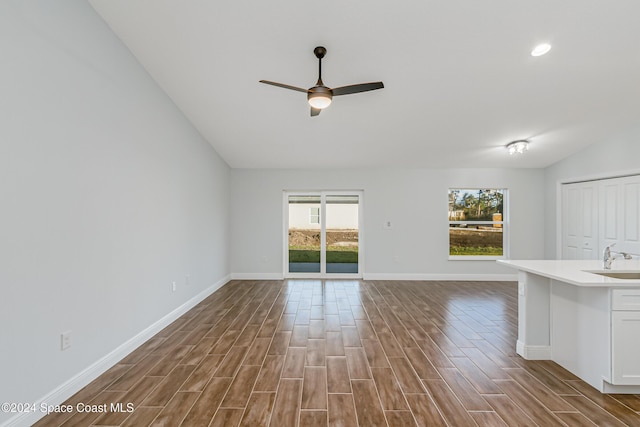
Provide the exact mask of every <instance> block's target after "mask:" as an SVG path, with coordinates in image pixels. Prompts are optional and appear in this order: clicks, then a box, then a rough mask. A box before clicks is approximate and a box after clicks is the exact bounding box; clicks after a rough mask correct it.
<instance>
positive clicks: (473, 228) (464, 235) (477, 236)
mask: <svg viewBox="0 0 640 427" xmlns="http://www.w3.org/2000/svg"><path fill="white" fill-rule="evenodd" d="M501 225H502V224H486V225H484V224H483V225H468V226H465V224H461V226H458V225H453V224H452V225H451V226H450V227H449V255H455V256H502V255H503V247H502V241H503V240H502V228H499V226H501Z"/></svg>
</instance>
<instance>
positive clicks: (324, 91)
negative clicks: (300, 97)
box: [307, 85, 333, 100]
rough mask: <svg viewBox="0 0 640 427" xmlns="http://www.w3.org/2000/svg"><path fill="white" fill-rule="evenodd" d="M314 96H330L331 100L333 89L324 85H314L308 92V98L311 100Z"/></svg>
mask: <svg viewBox="0 0 640 427" xmlns="http://www.w3.org/2000/svg"><path fill="white" fill-rule="evenodd" d="M312 98H329V100H331V99H332V98H333V91H332V90H331V89H329V88H328V87H326V86H324V85H318V86H314V87H312V88H311V89H309V92H308V93H307V99H308V100H311V99H312Z"/></svg>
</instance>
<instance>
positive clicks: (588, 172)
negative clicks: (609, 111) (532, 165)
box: [544, 130, 640, 259]
mask: <svg viewBox="0 0 640 427" xmlns="http://www.w3.org/2000/svg"><path fill="white" fill-rule="evenodd" d="M632 173H633V174H638V173H640V130H639V131H637V132H635V133H634V132H633V131H632V132H630V133H627V134H622V135H616V136H612V137H611V139H609V140H607V141H603V142H601V143H598V144H595V145H592V146H590V147H588V148H586V149H584V150H582V151H580V152H579V153H576V154H574V155H572V156H570V157H568V158H566V159H564V160H562V161H560V162H557V163H555V164H554V165H552V166H549V167H548V168H547V169H545V174H544V175H545V184H544V192H545V234H544V238H545V239H544V241H545V250H544V254H545V258H546V259H555V258H556V256H557V255H558V254H560V253H561V252H559V248H558V244H559V239H560V230H559V229H558V221H559V211H558V209H559V207H558V206H559V203H560V194H559V191H560V186H559V185H560V183H562V182H572V181H580V180H586V179H597V178H607V177H616V176H621V175H627V174H632Z"/></svg>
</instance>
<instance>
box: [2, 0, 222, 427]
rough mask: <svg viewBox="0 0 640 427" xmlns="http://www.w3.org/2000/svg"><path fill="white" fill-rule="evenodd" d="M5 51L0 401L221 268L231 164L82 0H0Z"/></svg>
mask: <svg viewBox="0 0 640 427" xmlns="http://www.w3.org/2000/svg"><path fill="white" fill-rule="evenodd" d="M0 52H2V67H0V93H1V94H2V95H1V96H0V117H2V119H1V123H2V125H1V126H0V203H1V209H0V286H1V289H2V294H1V296H0V325H2V326H1V327H0V368H1V369H2V374H1V378H0V402H36V401H37V400H38V399H40V398H42V397H43V396H45V395H47V393H50V392H52V390H54V389H56V388H57V387H59V386H60V385H61V384H63V383H64V382H65V381H67V380H69V379H70V378H72V377H73V376H74V375H76V374H78V373H79V372H81V371H82V370H83V369H85V368H86V367H88V366H90V365H92V364H93V363H94V362H96V361H97V360H99V359H100V358H101V357H103V356H105V355H106V354H108V353H109V352H111V351H112V350H114V349H115V348H117V347H118V346H120V345H121V344H123V343H124V342H125V341H127V340H129V339H130V338H132V337H133V336H135V335H136V334H138V333H139V332H140V331H142V330H144V329H145V328H147V327H148V326H149V325H151V324H153V323H154V322H156V321H158V320H159V319H160V318H162V317H163V316H165V315H166V314H167V313H169V312H171V311H172V310H174V309H175V308H176V307H179V306H180V305H182V304H184V303H185V302H187V301H189V300H190V299H192V298H193V297H194V296H196V295H198V294H199V293H201V292H203V291H205V290H207V289H208V288H210V287H211V286H212V285H214V284H219V283H221V282H224V280H225V278H228V276H229V273H230V270H229V257H228V241H229V235H228V223H229V212H228V198H229V168H228V166H227V165H226V164H225V163H224V162H223V161H222V160H221V159H220V157H219V156H218V155H217V154H216V153H215V152H214V150H213V149H212V148H211V146H210V145H209V144H207V143H206V142H205V141H204V140H203V139H202V138H201V136H200V135H199V134H198V133H197V132H196V131H195V130H194V128H193V127H192V126H191V125H190V124H189V123H188V122H187V121H186V120H185V119H184V117H183V116H182V114H181V113H180V112H179V111H178V110H177V108H176V107H175V106H174V104H173V103H172V102H171V101H170V100H169V99H168V98H167V96H166V95H165V94H164V93H163V92H161V91H160V90H159V88H158V87H157V86H156V84H155V83H154V82H153V81H152V80H151V79H150V78H149V76H148V75H147V74H146V72H145V71H144V70H143V69H142V68H141V67H140V65H139V64H138V63H137V61H136V60H135V59H134V58H133V57H132V56H131V54H130V53H129V51H128V50H127V49H126V48H125V47H124V46H123V45H122V44H121V42H120V41H119V40H118V39H117V38H116V36H115V35H114V34H113V33H112V32H111V31H110V30H109V29H108V27H107V26H106V25H105V24H104V22H103V21H102V20H101V19H100V18H99V17H98V15H97V14H96V13H95V12H94V11H93V9H92V8H91V6H89V4H88V3H87V2H86V1H83V0H73V1H49V0H41V1H21V0H14V1H9V0H5V1H2V2H0ZM187 274H188V275H190V283H189V285H188V286H186V285H185V275H187ZM172 281H177V283H178V289H177V291H176V292H172V291H171V282H172ZM67 330H71V331H72V332H73V345H72V347H71V348H70V349H68V350H66V351H61V350H60V333H61V332H63V331H67ZM11 415H12V414H6V413H0V424H2V423H3V422H5V421H6V420H7V419H9V418H10V416H11Z"/></svg>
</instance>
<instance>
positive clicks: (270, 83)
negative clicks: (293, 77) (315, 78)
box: [260, 80, 308, 93]
mask: <svg viewBox="0 0 640 427" xmlns="http://www.w3.org/2000/svg"><path fill="white" fill-rule="evenodd" d="M260 83H266V84H268V85H273V86H278V87H283V88H285V89H291V90H297V91H298V92H304V93H307V92H308V90H307V89H302V88H301V87H296V86H290V85H286V84H284V83H276V82H270V81H269V80H260Z"/></svg>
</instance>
